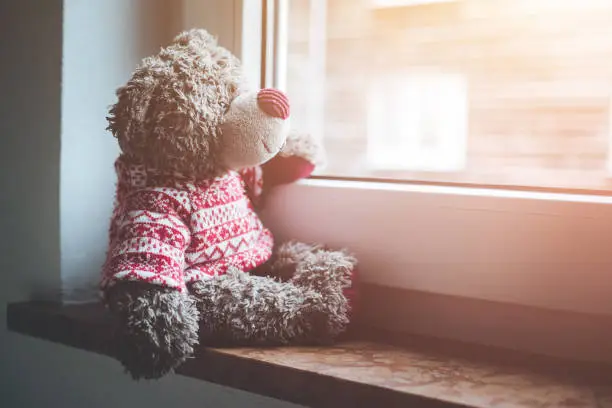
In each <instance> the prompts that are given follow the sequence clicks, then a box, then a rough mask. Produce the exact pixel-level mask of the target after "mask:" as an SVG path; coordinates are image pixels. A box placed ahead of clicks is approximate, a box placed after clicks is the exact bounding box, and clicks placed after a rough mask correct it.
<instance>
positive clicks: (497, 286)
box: [237, 0, 612, 314]
mask: <svg viewBox="0 0 612 408" xmlns="http://www.w3.org/2000/svg"><path fill="white" fill-rule="evenodd" d="M237 1H238V2H239V3H247V2H249V0H244V1H239V0H237ZM264 1H266V0H264ZM267 1H268V2H269V4H272V7H274V6H276V7H280V9H281V10H282V9H283V7H286V6H287V3H286V2H287V0H267ZM319 1H320V0H319ZM285 10H286V8H285ZM255 20H256V19H254V18H243V20H242V22H243V23H244V24H242V25H241V26H240V27H237V29H238V30H239V31H240V32H241V33H242V35H243V38H244V36H245V35H246V33H249V34H248V35H246V36H247V37H249V38H257V37H258V34H257V32H256V30H257V24H256V23H255ZM278 37H279V34H278V33H276V38H278ZM258 38H261V36H259V37H258ZM274 61H275V60H274V59H270V60H268V63H267V64H262V66H260V67H256V66H249V67H248V69H250V70H259V71H257V72H259V73H260V72H261V71H260V70H261V69H265V66H264V65H267V67H268V68H269V67H273V68H271V69H273V70H275V71H278V70H279V69H280V66H279V64H275V63H274ZM269 69H270V68H269ZM253 76H254V75H253ZM274 76H276V77H278V73H276V74H274V75H272V77H274ZM281 77H282V75H281ZM268 78H270V76H268ZM262 85H265V86H269V85H273V84H269V83H267V84H262ZM263 218H264V220H265V222H266V223H267V224H268V225H269V226H270V227H271V229H272V230H273V231H274V233H275V234H276V237H277V239H278V240H287V239H297V240H303V241H316V242H324V243H326V244H329V245H333V246H337V247H346V248H348V249H350V250H351V251H353V252H354V253H355V254H356V255H357V256H358V258H359V261H360V269H361V276H362V279H363V281H364V282H368V283H375V284H380V285H385V286H393V287H400V288H406V289H413V290H419V291H425V292H430V293H437V294H446V295H457V296H465V297H470V298H476V299H484V300H493V301H502V302H510V303H514V304H521V305H529V306H537V307H544V308H548V309H556V310H568V311H578V312H587V313H597V314H601V313H605V314H610V313H612V283H610V282H611V281H612V250H610V245H612V197H608V196H604V195H588V194H570V193H556V192H533V191H517V190H504V189H492V188H470V187H452V186H448V187H445V186H434V185H423V184H411V183H402V184H390V183H384V182H361V181H342V180H333V179H322V178H311V179H307V180H302V181H300V182H297V183H295V184H292V185H288V186H284V187H279V188H277V189H276V190H275V191H274V193H273V194H272V195H271V197H270V200H269V201H268V204H267V208H266V210H265V211H264V214H263ZM608 243H610V244H608Z"/></svg>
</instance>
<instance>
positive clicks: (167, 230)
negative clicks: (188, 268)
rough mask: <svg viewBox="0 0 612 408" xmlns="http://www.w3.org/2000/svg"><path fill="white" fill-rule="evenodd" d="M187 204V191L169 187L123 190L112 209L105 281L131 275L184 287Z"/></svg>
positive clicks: (188, 237) (160, 283) (149, 280)
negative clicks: (124, 193) (112, 228)
mask: <svg viewBox="0 0 612 408" xmlns="http://www.w3.org/2000/svg"><path fill="white" fill-rule="evenodd" d="M189 206H190V204H189V197H188V194H187V193H186V192H182V191H179V190H175V189H170V188H157V189H141V190H138V191H135V192H132V193H131V194H129V195H127V196H126V197H125V200H124V202H123V203H121V204H120V206H119V207H118V209H117V211H118V213H117V214H115V218H116V220H117V221H116V228H115V229H116V231H115V233H114V237H111V242H110V246H109V251H108V254H107V262H106V264H105V267H104V282H105V284H104V283H103V287H104V286H109V285H112V284H113V283H115V282H116V281H120V280H129V281H140V282H147V283H151V284H155V285H161V286H165V287H170V288H176V289H178V290H183V289H184V286H185V284H184V276H183V274H184V266H185V252H186V249H187V247H188V245H189V243H190V239H191V237H190V231H189V228H188V226H187V219H188V217H189Z"/></svg>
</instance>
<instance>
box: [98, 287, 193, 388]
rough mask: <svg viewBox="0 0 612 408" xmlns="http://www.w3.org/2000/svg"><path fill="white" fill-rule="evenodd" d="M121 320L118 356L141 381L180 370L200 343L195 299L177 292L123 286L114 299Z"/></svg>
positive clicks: (112, 296) (129, 371)
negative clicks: (179, 367)
mask: <svg viewBox="0 0 612 408" xmlns="http://www.w3.org/2000/svg"><path fill="white" fill-rule="evenodd" d="M110 307H111V310H112V311H113V312H114V313H115V314H116V315H118V317H119V322H118V323H119V326H118V329H117V332H116V338H115V340H116V343H115V352H116V357H117V358H118V359H119V361H120V362H121V363H122V364H123V366H124V368H125V370H126V371H127V372H128V373H129V374H130V375H131V376H132V378H134V379H136V380H138V379H157V378H160V377H162V376H164V375H166V374H168V373H170V372H172V371H173V370H174V369H175V368H177V367H178V366H179V365H180V364H181V363H183V362H184V361H185V360H186V359H187V358H188V357H190V356H191V355H192V354H193V352H194V347H195V346H196V345H197V344H198V328H199V322H198V320H199V314H198V310H197V307H196V303H195V300H194V299H193V298H192V297H191V296H189V295H188V294H185V293H180V292H178V291H175V290H170V289H165V288H160V287H155V286H143V285H139V284H136V285H127V284H122V285H120V286H119V287H118V288H116V289H115V290H114V293H113V294H112V295H111V296H110Z"/></svg>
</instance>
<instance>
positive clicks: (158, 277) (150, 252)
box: [101, 156, 273, 290]
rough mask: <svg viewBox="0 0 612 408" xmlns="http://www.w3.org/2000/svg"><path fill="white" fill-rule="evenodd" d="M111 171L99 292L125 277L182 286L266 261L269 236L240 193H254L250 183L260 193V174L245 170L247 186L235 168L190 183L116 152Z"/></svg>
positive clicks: (179, 176)
mask: <svg viewBox="0 0 612 408" xmlns="http://www.w3.org/2000/svg"><path fill="white" fill-rule="evenodd" d="M115 168H116V171H117V177H118V183H117V193H116V200H115V206H114V211H113V216H112V219H111V226H110V231H109V247H108V251H107V258H106V262H105V265H104V268H103V276H102V282H101V287H102V289H107V288H108V287H110V286H111V285H112V284H113V283H114V282H116V281H117V280H131V281H143V282H148V283H152V284H156V285H162V286H166V287H171V288H176V289H178V290H183V289H184V288H185V286H186V284H188V283H190V282H193V281H197V280H203V279H208V278H210V277H212V276H216V275H222V274H224V273H226V272H227V270H228V269H229V268H230V267H236V268H238V269H240V270H242V271H244V272H248V271H250V270H252V269H254V268H256V267H257V266H259V265H261V264H263V263H264V262H266V261H267V260H268V259H269V258H270V256H271V254H272V246H273V237H272V234H271V233H270V231H269V230H267V229H266V228H264V227H263V225H262V223H261V221H260V220H259V217H258V216H257V214H256V213H255V211H254V209H253V205H252V203H251V200H250V199H249V197H248V196H247V194H246V192H245V189H248V190H250V191H249V192H251V193H252V192H254V191H253V184H252V183H253V182H254V183H255V190H256V192H257V193H259V192H260V189H258V187H261V178H260V175H261V173H260V172H259V173H258V172H257V171H255V170H248V171H246V172H245V175H248V177H247V179H248V185H247V184H246V183H245V181H244V180H243V178H242V177H241V174H238V173H237V172H229V173H228V174H226V175H225V176H222V177H218V178H216V179H214V180H205V181H198V180H194V179H190V178H188V177H185V176H182V175H180V174H172V175H168V174H161V173H158V172H156V171H154V170H151V169H146V168H145V167H144V166H143V165H139V164H134V163H130V162H129V161H128V160H127V159H126V158H125V157H123V156H122V157H120V158H119V159H118V160H117V162H116V163H115ZM254 174H255V175H256V176H253V175H254ZM257 176H259V177H257ZM253 198H255V197H253Z"/></svg>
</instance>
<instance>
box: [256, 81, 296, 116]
mask: <svg viewBox="0 0 612 408" xmlns="http://www.w3.org/2000/svg"><path fill="white" fill-rule="evenodd" d="M257 105H258V106H259V109H261V110H262V111H264V112H265V113H266V114H267V115H268V116H271V117H273V118H280V119H287V118H288V117H289V99H288V98H287V95H285V94H284V93H283V92H281V91H279V90H278V89H273V88H264V89H262V90H260V91H259V93H258V94H257Z"/></svg>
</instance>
